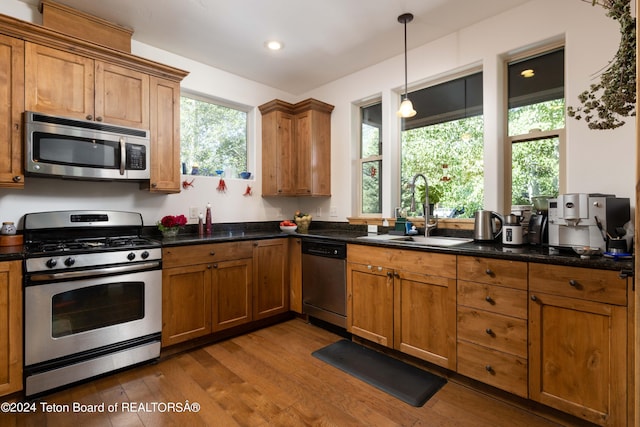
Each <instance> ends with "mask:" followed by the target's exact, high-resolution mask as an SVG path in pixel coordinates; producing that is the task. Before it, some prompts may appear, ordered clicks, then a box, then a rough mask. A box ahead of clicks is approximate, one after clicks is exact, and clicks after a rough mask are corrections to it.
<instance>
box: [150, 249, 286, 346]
mask: <svg viewBox="0 0 640 427" xmlns="http://www.w3.org/2000/svg"><path fill="white" fill-rule="evenodd" d="M287 244H288V242H287V239H271V240H260V241H255V242H254V241H239V242H226V243H213V244H203V245H191V246H176V247H168V248H164V249H163V263H164V268H163V271H162V293H163V295H162V345H163V347H166V346H170V345H173V344H178V343H181V342H184V341H188V340H191V339H194V338H198V337H201V336H205V335H208V334H211V333H215V332H218V331H222V330H225V329H229V328H232V327H235V326H239V325H242V324H245V323H248V322H251V321H253V320H258V319H263V318H266V317H269V316H273V315H276V314H280V313H285V312H287V311H288V310H289V287H288V285H289V276H288V270H287V256H286V254H287Z"/></svg>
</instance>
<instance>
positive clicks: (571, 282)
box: [569, 279, 578, 288]
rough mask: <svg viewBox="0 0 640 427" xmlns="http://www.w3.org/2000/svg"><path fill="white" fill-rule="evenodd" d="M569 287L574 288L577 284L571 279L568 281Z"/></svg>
mask: <svg viewBox="0 0 640 427" xmlns="http://www.w3.org/2000/svg"><path fill="white" fill-rule="evenodd" d="M569 286H573V287H574V288H575V287H576V286H578V282H576V281H575V280H573V279H571V280H569Z"/></svg>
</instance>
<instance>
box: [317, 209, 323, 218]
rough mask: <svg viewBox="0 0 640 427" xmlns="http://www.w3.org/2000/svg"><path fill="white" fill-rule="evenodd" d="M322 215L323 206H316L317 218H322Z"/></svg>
mask: <svg viewBox="0 0 640 427" xmlns="http://www.w3.org/2000/svg"><path fill="white" fill-rule="evenodd" d="M321 216H322V208H321V207H320V206H318V207H317V208H316V218H320V217H321Z"/></svg>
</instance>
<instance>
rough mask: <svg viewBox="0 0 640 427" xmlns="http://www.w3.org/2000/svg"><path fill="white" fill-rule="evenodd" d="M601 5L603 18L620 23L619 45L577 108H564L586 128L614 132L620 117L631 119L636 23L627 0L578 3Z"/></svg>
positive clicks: (622, 122)
mask: <svg viewBox="0 0 640 427" xmlns="http://www.w3.org/2000/svg"><path fill="white" fill-rule="evenodd" d="M582 1H585V2H590V3H591V4H592V6H596V5H598V6H601V7H603V8H605V9H606V10H607V12H606V15H607V16H608V17H610V18H612V19H614V20H616V21H619V23H620V36H621V38H620V45H619V47H618V51H617V52H616V54H615V56H614V58H613V59H612V60H611V61H610V63H609V66H608V67H607V68H606V69H605V71H604V72H603V73H602V74H601V75H600V81H599V82H598V83H594V84H592V85H591V86H590V88H589V90H585V91H584V92H582V93H581V94H580V95H579V96H578V99H579V101H580V103H581V104H582V106H581V107H577V108H573V107H571V106H570V107H568V108H567V114H568V115H569V116H570V117H574V118H575V119H576V120H580V119H582V118H583V117H584V120H585V121H586V122H587V124H588V126H589V128H590V129H615V128H617V127H620V126H622V125H623V124H624V123H625V122H624V121H623V120H621V119H620V117H628V116H635V115H636V110H635V102H636V20H635V18H634V17H632V16H631V0H582Z"/></svg>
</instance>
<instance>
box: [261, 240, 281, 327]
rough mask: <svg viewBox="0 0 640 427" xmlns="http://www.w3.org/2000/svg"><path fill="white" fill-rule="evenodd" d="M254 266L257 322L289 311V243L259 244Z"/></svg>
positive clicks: (275, 241)
mask: <svg viewBox="0 0 640 427" xmlns="http://www.w3.org/2000/svg"><path fill="white" fill-rule="evenodd" d="M253 262H254V280H253V318H254V320H258V319H263V318H265V317H269V316H273V315H275V314H279V313H285V312H287V311H289V271H288V263H287V239H275V240H261V241H259V242H256V243H255V247H254V249H253Z"/></svg>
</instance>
